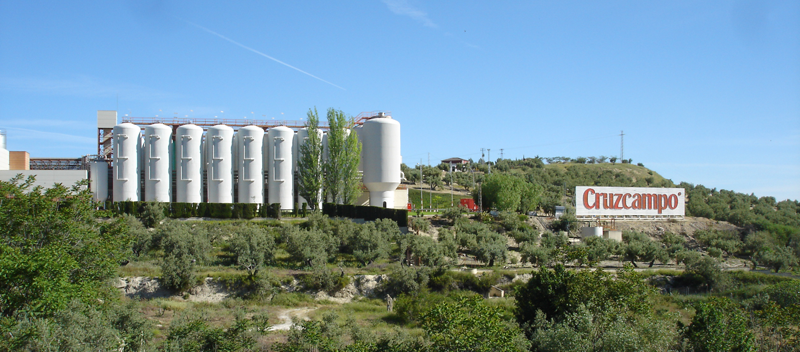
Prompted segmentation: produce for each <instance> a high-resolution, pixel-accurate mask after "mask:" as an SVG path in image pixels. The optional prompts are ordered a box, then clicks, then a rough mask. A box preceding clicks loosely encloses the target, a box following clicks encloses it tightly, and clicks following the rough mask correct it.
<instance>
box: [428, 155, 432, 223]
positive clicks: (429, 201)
mask: <svg viewBox="0 0 800 352" xmlns="http://www.w3.org/2000/svg"><path fill="white" fill-rule="evenodd" d="M430 167H431V152H428V168H430ZM428 195H429V196H430V197H429V198H428V207H430V208H431V210H433V183H431V189H430V190H428Z"/></svg>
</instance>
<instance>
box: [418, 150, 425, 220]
mask: <svg viewBox="0 0 800 352" xmlns="http://www.w3.org/2000/svg"><path fill="white" fill-rule="evenodd" d="M423 181H424V179H423V178H422V159H419V208H420V210H425V197H423V194H422V189H423V188H425V186H424V184H425V183H424V182H423Z"/></svg>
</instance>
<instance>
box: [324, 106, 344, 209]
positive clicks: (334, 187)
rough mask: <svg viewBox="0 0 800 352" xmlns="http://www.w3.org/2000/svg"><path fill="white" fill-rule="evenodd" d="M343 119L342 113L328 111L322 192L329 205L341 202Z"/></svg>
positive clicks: (332, 110)
mask: <svg viewBox="0 0 800 352" xmlns="http://www.w3.org/2000/svg"><path fill="white" fill-rule="evenodd" d="M345 127H346V126H345V118H344V113H343V112H341V111H336V110H334V109H333V108H329V109H328V128H329V129H328V153H327V156H328V158H327V160H326V161H325V164H324V165H323V169H324V170H325V181H324V182H323V184H324V187H323V188H324V190H325V195H326V197H325V198H326V199H327V201H328V202H330V203H341V202H342V189H343V187H342V186H343V185H342V181H343V179H344V177H343V174H344V172H343V171H344V165H345V132H344V130H345Z"/></svg>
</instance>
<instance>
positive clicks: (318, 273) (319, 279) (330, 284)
mask: <svg viewBox="0 0 800 352" xmlns="http://www.w3.org/2000/svg"><path fill="white" fill-rule="evenodd" d="M299 279H300V280H299V281H300V282H301V283H302V284H303V286H305V288H306V289H308V290H314V291H326V292H329V293H332V292H336V291H339V290H341V289H343V288H344V287H345V286H347V285H348V284H350V277H349V276H347V275H345V274H344V272H343V271H342V272H337V271H334V270H332V269H330V268H328V267H326V266H324V265H320V266H316V267H314V269H312V271H311V273H309V274H305V275H302V276H300V278H299Z"/></svg>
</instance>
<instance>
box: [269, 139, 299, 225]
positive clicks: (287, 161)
mask: <svg viewBox="0 0 800 352" xmlns="http://www.w3.org/2000/svg"><path fill="white" fill-rule="evenodd" d="M268 134H269V145H268V147H269V148H270V151H269V158H270V160H269V164H268V165H267V166H268V168H269V171H268V172H269V175H270V176H269V192H268V198H269V203H270V204H272V203H280V204H281V210H293V209H294V203H293V201H294V193H293V189H294V182H293V178H292V175H293V174H294V170H292V142H293V141H294V131H293V130H292V129H291V128H288V127H285V126H279V127H274V128H270V130H269V132H268Z"/></svg>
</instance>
